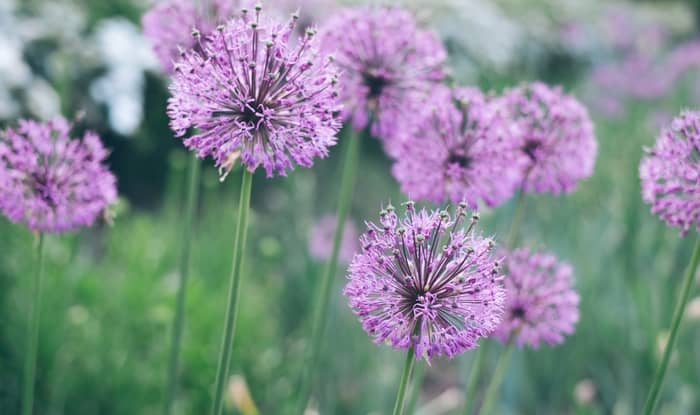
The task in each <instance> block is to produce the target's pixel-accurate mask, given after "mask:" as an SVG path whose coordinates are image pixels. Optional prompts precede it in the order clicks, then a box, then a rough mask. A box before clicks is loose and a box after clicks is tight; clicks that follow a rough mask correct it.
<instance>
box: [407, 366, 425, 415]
mask: <svg viewBox="0 0 700 415" xmlns="http://www.w3.org/2000/svg"><path fill="white" fill-rule="evenodd" d="M424 379H425V363H424V362H423V361H420V362H417V363H416V367H415V373H414V375H413V383H412V384H411V395H410V396H409V397H408V405H406V414H408V415H411V414H413V413H414V412H415V411H416V405H417V404H418V398H419V397H420V392H421V389H422V388H423V380H424Z"/></svg>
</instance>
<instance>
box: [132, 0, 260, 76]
mask: <svg viewBox="0 0 700 415" xmlns="http://www.w3.org/2000/svg"><path fill="white" fill-rule="evenodd" d="M251 2H252V1H251ZM240 6H241V2H240V1H238V0H206V1H198V0H162V1H159V2H158V3H157V4H156V5H155V6H153V7H152V8H151V9H150V10H149V11H148V12H146V13H145V14H144V15H143V18H142V19H141V25H142V26H143V33H144V35H145V36H146V38H147V39H148V40H149V41H150V42H151V45H152V46H153V50H154V52H155V53H156V56H157V57H158V59H159V60H160V64H161V65H162V67H163V69H164V70H165V71H166V72H168V73H172V72H173V70H174V68H175V62H177V60H178V59H179V58H180V50H186V49H190V48H192V47H196V46H197V42H196V39H195V38H194V37H193V36H192V31H193V30H197V31H199V32H200V33H201V34H203V35H205V36H206V35H209V34H211V33H212V32H214V29H216V26H217V25H219V24H223V23H225V22H226V21H227V20H228V19H229V18H231V17H232V16H233V14H234V13H235V12H237V11H238V9H239V8H240Z"/></svg>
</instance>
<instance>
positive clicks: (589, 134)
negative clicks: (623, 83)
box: [502, 82, 598, 194]
mask: <svg viewBox="0 0 700 415" xmlns="http://www.w3.org/2000/svg"><path fill="white" fill-rule="evenodd" d="M502 102H503V105H504V106H505V107H506V108H507V110H508V111H509V112H510V114H511V116H512V117H513V119H514V122H515V123H516V125H517V128H518V129H519V132H518V134H516V135H515V136H516V137H517V138H516V139H517V140H518V141H519V145H520V148H521V150H522V155H523V157H524V158H525V159H526V160H527V163H526V167H525V171H524V173H523V174H524V181H523V189H524V190H525V191H527V192H539V193H544V192H550V193H554V194H559V193H562V192H570V191H573V190H574V189H575V187H576V184H577V183H578V181H579V180H581V179H584V178H587V177H589V176H591V174H593V167H594V166H595V160H596V156H597V152H598V143H597V142H596V139H595V136H594V134H593V123H592V122H591V119H590V117H589V116H588V111H587V110H586V108H585V107H584V106H583V105H581V104H580V103H579V102H578V101H577V100H576V99H575V98H574V97H573V96H571V95H565V94H563V93H562V91H561V88H551V87H549V86H547V85H546V84H544V83H542V82H534V83H532V84H529V85H526V86H522V87H518V88H514V89H512V90H510V91H507V92H506V93H505V94H504V96H503V97H502Z"/></svg>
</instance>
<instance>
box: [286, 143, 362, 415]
mask: <svg viewBox="0 0 700 415" xmlns="http://www.w3.org/2000/svg"><path fill="white" fill-rule="evenodd" d="M361 140H362V137H361V135H360V134H357V133H352V134H350V135H349V136H348V137H347V138H346V139H345V141H346V142H347V144H346V148H345V160H344V162H343V173H342V177H341V179H340V196H339V199H338V214H337V224H336V228H335V236H334V237H333V249H332V251H331V256H330V258H329V260H328V264H327V266H326V268H325V270H324V273H323V276H322V277H321V281H320V286H319V287H318V291H317V292H316V295H317V297H316V302H315V306H314V314H313V320H312V322H313V323H312V328H311V343H310V345H309V347H308V348H307V350H306V355H305V359H304V362H305V363H304V365H303V366H302V368H301V376H300V379H299V393H298V395H297V396H298V397H297V399H298V401H297V408H296V412H295V413H297V414H299V415H301V414H303V413H304V410H305V409H306V404H307V402H308V400H309V394H310V391H311V382H312V379H313V377H314V375H315V373H316V366H317V364H318V359H319V354H320V351H321V340H322V338H323V332H324V331H325V328H326V317H327V315H328V307H329V305H330V299H331V294H332V288H333V277H334V276H335V272H336V268H337V265H338V253H339V252H340V243H341V241H342V240H343V229H344V228H345V221H346V220H347V217H348V212H349V211H350V204H351V202H352V194H353V189H354V187H355V175H356V171H357V162H358V158H359V154H360V142H361Z"/></svg>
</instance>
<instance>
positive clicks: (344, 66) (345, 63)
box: [322, 7, 447, 139]
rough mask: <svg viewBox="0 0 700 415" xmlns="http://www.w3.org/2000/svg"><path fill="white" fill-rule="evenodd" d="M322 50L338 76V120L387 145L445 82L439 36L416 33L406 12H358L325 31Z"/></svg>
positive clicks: (333, 22) (338, 17)
mask: <svg viewBox="0 0 700 415" xmlns="http://www.w3.org/2000/svg"><path fill="white" fill-rule="evenodd" d="M324 28H325V31H324V35H323V42H322V45H323V49H324V50H326V51H328V52H333V53H335V54H336V58H337V62H338V66H339V67H340V68H341V70H342V79H343V88H342V90H341V91H340V95H341V100H342V103H343V104H344V106H343V109H342V118H343V119H344V120H349V121H350V122H351V124H352V127H353V128H354V129H355V130H356V131H359V130H362V129H364V128H365V127H367V125H371V127H370V132H371V133H372V135H374V136H375V137H378V138H381V139H391V138H393V134H394V133H395V132H396V131H397V130H398V128H399V127H402V124H403V123H404V122H407V121H409V119H410V118H409V117H410V116H413V115H415V113H416V112H418V111H420V110H421V109H422V108H423V105H422V104H423V102H424V100H425V98H426V96H427V95H428V94H429V93H430V91H431V90H432V88H433V87H434V86H435V85H436V83H437V82H439V81H440V80H442V79H443V77H444V76H445V70H444V68H443V66H444V63H445V60H446V58H447V53H446V52H445V49H444V47H443V46H442V44H441V42H440V40H439V39H438V36H437V35H436V34H434V33H433V32H429V31H426V30H423V29H421V28H419V27H418V26H417V24H416V22H415V20H414V19H413V16H411V14H410V13H409V12H407V11H405V10H402V9H399V8H389V7H358V8H353V9H346V10H343V11H340V12H338V13H337V14H336V15H334V16H332V17H331V18H329V20H328V21H327V22H326V24H325V25H324Z"/></svg>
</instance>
